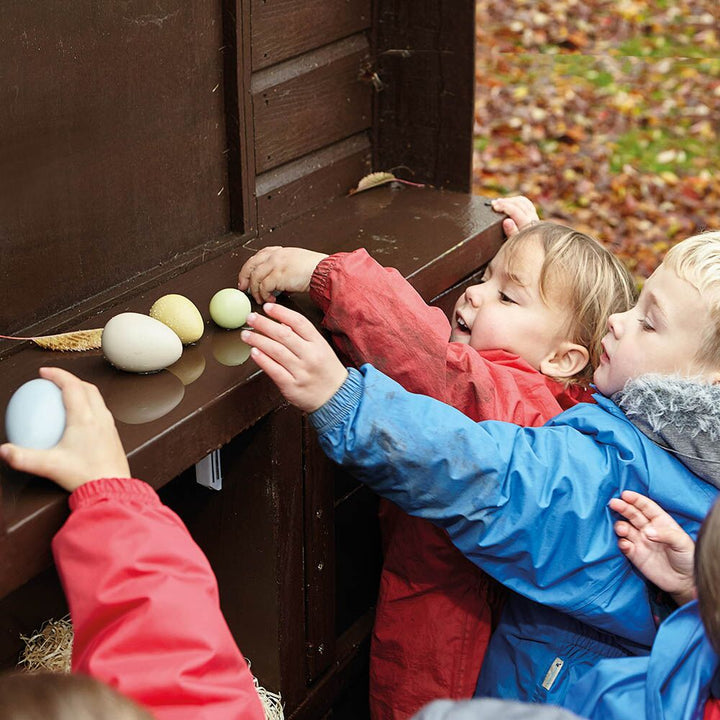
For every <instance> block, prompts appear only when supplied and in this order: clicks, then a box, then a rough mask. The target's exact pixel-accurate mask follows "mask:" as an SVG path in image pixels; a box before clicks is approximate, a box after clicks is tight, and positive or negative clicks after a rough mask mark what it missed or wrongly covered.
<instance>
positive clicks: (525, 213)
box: [492, 195, 540, 237]
mask: <svg viewBox="0 0 720 720" xmlns="http://www.w3.org/2000/svg"><path fill="white" fill-rule="evenodd" d="M492 209H493V210H494V211H495V212H499V213H505V214H506V215H507V216H508V217H506V218H505V219H504V220H503V230H504V231H505V234H506V235H507V236H508V237H510V235H513V234H514V233H516V232H517V231H518V230H522V229H523V228H524V227H525V226H526V225H530V224H531V223H534V222H538V221H539V220H540V217H539V216H538V214H537V210H536V209H535V206H534V205H533V204H532V202H531V201H530V200H528V198H526V197H525V196H524V195H517V196H515V197H508V198H496V199H495V200H493V201H492Z"/></svg>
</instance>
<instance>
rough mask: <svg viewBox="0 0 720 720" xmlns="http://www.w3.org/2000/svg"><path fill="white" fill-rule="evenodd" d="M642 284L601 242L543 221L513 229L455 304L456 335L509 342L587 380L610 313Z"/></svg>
mask: <svg viewBox="0 0 720 720" xmlns="http://www.w3.org/2000/svg"><path fill="white" fill-rule="evenodd" d="M634 299H635V284H634V282H633V280H632V277H631V275H630V273H629V272H628V271H627V269H626V268H625V267H624V266H623V264H622V263H621V262H620V261H619V260H618V259H617V258H616V257H615V256H614V255H613V254H612V253H611V252H610V251H609V250H606V249H605V248H604V247H603V246H602V245H600V243H599V242H597V241H596V240H594V239H593V238H591V237H589V236H588V235H585V234H584V233H580V232H577V231H576V230H572V229H571V228H569V227H565V226H564V225H558V224H556V223H549V222H541V223H536V224H534V225H530V226H528V227H526V228H524V229H523V230H521V231H520V232H518V233H515V234H514V235H512V236H511V237H510V238H509V239H508V240H507V241H506V242H505V244H504V245H503V246H502V247H501V248H500V250H499V251H498V253H497V255H495V257H494V258H493V259H492V261H491V262H490V263H489V265H488V266H487V268H486V270H485V273H484V275H483V277H482V280H481V281H480V283H479V284H478V285H472V286H470V287H469V288H468V289H467V290H466V291H465V292H464V293H463V294H462V295H461V296H460V298H459V299H458V301H457V303H456V305H455V308H454V310H453V317H452V334H451V337H450V339H451V340H452V341H453V342H464V343H467V344H469V345H470V346H471V347H474V348H475V349H477V350H494V349H498V350H506V351H508V352H511V353H514V354H516V355H518V356H519V357H521V358H523V359H524V360H525V361H526V362H528V363H529V364H530V365H532V366H533V367H534V368H535V369H536V370H539V371H540V372H541V373H543V374H544V375H548V376H549V377H552V378H555V379H557V380H564V381H576V382H585V381H589V380H590V378H591V377H592V373H593V369H594V368H595V367H596V365H597V363H598V362H599V360H600V355H601V353H602V347H601V344H600V343H601V340H602V337H603V335H604V334H605V327H606V323H607V318H608V316H609V315H610V314H611V313H615V312H621V311H624V310H626V309H627V308H628V307H630V306H631V305H632V304H633V301H634Z"/></svg>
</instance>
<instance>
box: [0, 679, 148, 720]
mask: <svg viewBox="0 0 720 720" xmlns="http://www.w3.org/2000/svg"><path fill="white" fill-rule="evenodd" d="M0 717H1V718H3V720H153V717H152V715H151V714H150V713H149V712H148V711H147V710H143V709H142V708H141V707H140V706H139V705H136V704H135V703H134V702H132V700H129V699H128V698H126V697H124V696H123V695H120V693H118V692H117V691H115V690H113V689H112V688H111V687H110V686H109V685H106V684H105V683H102V682H100V681H99V680H96V679H95V678H91V677H88V676H86V675H69V674H64V673H50V672H42V673H27V672H25V673H4V674H0Z"/></svg>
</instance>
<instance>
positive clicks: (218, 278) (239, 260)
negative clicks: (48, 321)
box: [0, 187, 502, 597]
mask: <svg viewBox="0 0 720 720" xmlns="http://www.w3.org/2000/svg"><path fill="white" fill-rule="evenodd" d="M501 242H502V229H501V218H500V216H498V215H497V214H496V213H494V212H493V211H492V210H491V209H490V208H489V207H487V206H486V205H485V202H484V200H483V199H482V198H479V197H475V196H472V195H465V194H460V193H452V192H447V191H441V190H432V189H416V188H406V187H401V188H399V189H397V188H391V187H382V188H376V189H373V190H370V191H367V192H364V193H360V194H357V195H355V196H352V197H346V198H340V199H338V200H335V201H333V202H331V203H329V204H328V205H326V206H325V207H323V208H322V209H321V210H317V211H314V212H312V213H308V214H307V215H305V216H303V217H301V218H300V219H298V220H296V221H294V222H293V223H291V224H289V225H287V226H285V227H283V228H281V229H280V230H277V231H275V232H273V233H269V234H267V235H265V236H264V237H261V238H258V239H253V240H250V241H248V242H247V243H245V244H244V245H243V246H242V247H239V248H235V249H233V250H231V251H229V252H227V253H225V254H223V255H221V256H219V257H216V258H214V259H212V260H210V261H209V262H206V263H204V264H202V265H199V266H196V267H194V268H192V269H191V270H189V271H187V272H186V273H183V274H181V275H178V276H176V277H174V278H172V279H170V280H168V281H166V282H163V283H162V284H160V285H158V286H156V287H154V288H152V289H145V290H143V292H142V293H140V294H138V295H136V296H134V297H132V298H131V299H129V300H128V299H124V300H123V301H122V302H121V303H120V304H117V305H115V306H112V307H110V308H109V309H107V310H105V311H103V312H102V313H100V314H98V315H96V316H95V317H93V318H92V319H89V320H87V321H85V322H83V323H82V327H101V326H102V325H104V324H105V322H107V320H108V319H110V317H112V316H113V315H115V314H117V313H120V312H126V311H134V312H142V313H147V312H148V310H149V308H150V306H151V305H152V303H153V302H154V301H155V300H156V299H157V298H158V297H160V296H161V295H164V294H166V293H180V294H182V295H185V296H187V297H188V298H190V299H191V300H192V301H193V302H194V303H195V304H196V305H197V306H198V308H199V309H200V312H201V313H202V314H203V317H204V318H205V319H206V331H205V334H204V336H203V337H202V338H201V340H200V341H199V342H198V343H197V344H196V345H194V346H191V347H188V348H186V349H185V351H184V353H183V357H182V358H181V360H180V361H178V363H177V364H176V365H175V366H174V367H173V371H172V372H171V371H168V370H164V371H162V372H160V373H156V374H154V375H133V374H128V373H123V372H120V371H118V370H115V369H114V368H112V367H111V366H110V365H109V364H108V363H107V362H106V361H105V360H104V359H103V357H102V354H101V353H100V351H91V352H86V353H77V354H74V353H57V352H47V351H43V350H40V349H38V348H36V347H35V346H32V345H28V347H27V348H25V349H23V350H21V351H19V352H17V353H14V354H12V355H10V356H9V357H7V358H5V359H3V360H2V361H0V367H1V369H2V372H1V373H0V407H2V408H5V407H6V406H7V403H8V400H9V398H10V396H11V395H12V393H13V392H14V391H15V390H16V389H17V387H18V386H19V385H21V384H22V383H24V382H26V381H27V380H30V379H32V378H34V377H37V371H38V368H40V367H42V366H44V365H57V366H58V367H63V368H66V369H67V370H69V371H71V372H73V373H75V374H76V375H78V376H80V377H82V378H83V379H85V380H87V381H89V382H92V383H95V384H96V385H97V386H98V387H99V388H100V390H101V392H102V393H103V396H104V397H105V400H106V402H107V404H108V406H109V407H110V409H111V410H112V412H113V414H114V416H115V418H116V421H117V427H118V430H119V432H120V437H121V438H122V441H123V445H124V447H125V450H126V452H127V454H128V458H129V461H130V467H131V470H132V472H133V474H134V475H136V476H137V477H140V478H143V479H144V480H146V481H147V482H149V483H150V484H151V485H153V487H156V488H159V487H161V486H162V485H164V484H165V483H167V482H169V481H170V480H171V479H173V478H174V477H176V476H177V475H179V474H180V473H181V472H182V471H184V470H185V469H187V468H189V467H191V466H192V465H193V464H195V463H196V462H197V461H198V460H200V459H202V458H203V457H205V456H206V455H207V454H208V453H209V452H211V451H212V450H214V449H217V448H219V447H221V446H222V445H224V444H226V443H227V442H228V441H229V440H230V439H231V438H232V437H234V436H236V435H238V434H239V433H241V432H242V431H243V430H245V429H246V428H248V427H250V426H251V425H253V424H254V423H255V422H257V421H258V420H259V419H260V418H261V417H263V416H264V415H267V414H268V413H269V412H271V411H272V410H273V409H275V408H277V407H280V406H281V405H282V404H283V402H284V401H283V399H282V397H281V396H280V394H279V393H278V392H277V390H276V389H275V387H274V386H273V384H272V383H271V382H270V381H269V380H268V378H267V377H266V376H265V375H264V374H263V373H262V372H261V371H260V370H259V369H258V367H257V366H256V365H255V363H254V362H252V360H248V359H247V353H248V350H249V348H248V346H247V345H246V344H245V343H243V342H242V341H241V340H240V337H239V334H240V331H224V330H221V329H219V328H217V327H215V326H214V324H213V323H212V322H211V321H210V320H209V313H208V304H209V301H210V298H211V297H212V295H213V294H214V293H215V292H216V291H217V290H219V289H220V288H223V287H235V286H236V283H237V273H238V271H239V269H240V267H241V266H242V264H243V263H244V262H245V260H247V258H248V257H250V256H251V255H252V254H253V253H254V252H256V251H257V250H258V249H259V248H260V247H264V246H266V245H295V246H300V247H306V248H310V249H313V250H317V251H319V252H326V253H333V252H340V251H350V250H355V249H357V248H359V247H365V248H366V249H367V250H368V252H370V254H371V255H373V256H374V257H375V258H376V259H377V260H378V261H379V262H380V263H382V264H383V265H387V266H392V267H396V268H397V269H398V270H400V272H402V273H403V274H404V275H405V276H406V277H407V278H409V279H410V281H411V282H412V283H413V285H415V287H416V288H417V289H418V291H419V292H420V293H421V295H422V296H423V297H424V298H426V299H427V300H431V299H432V298H434V297H435V296H437V295H439V294H440V293H441V292H443V291H444V290H446V289H448V288H449V287H452V286H453V285H455V284H456V283H457V282H459V281H461V280H462V279H464V278H465V277H467V276H469V275H470V274H471V273H472V272H473V271H474V270H476V269H477V268H478V267H480V266H482V265H483V264H484V263H485V262H487V260H488V259H489V258H490V257H492V255H493V254H494V253H495V252H496V251H497V249H498V247H499V246H500V244H501ZM77 329H79V328H77ZM0 439H1V440H2V441H3V442H4V441H5V435H4V428H3V434H2V436H0ZM0 483H1V486H2V505H1V507H0V544H1V545H2V547H1V548H0V597H4V596H5V595H7V594H8V593H10V592H12V591H13V590H14V589H16V588H17V587H19V586H20V585H22V584H23V583H25V582H27V581H28V580H29V579H30V578H32V577H33V576H34V575H36V574H37V573H39V572H40V571H42V570H43V569H45V568H46V567H47V566H48V565H49V564H50V562H51V557H50V552H49V547H50V541H51V539H52V537H53V535H54V534H55V532H56V531H57V530H58V529H59V527H60V526H61V524H62V522H63V520H64V518H65V517H66V515H67V496H66V494H65V493H64V492H62V491H61V490H59V489H58V488H57V487H56V486H54V485H53V484H52V483H50V482H48V481H45V480H39V479H37V478H34V477H29V476H27V475H22V474H20V473H15V472H13V471H11V470H10V469H9V468H8V467H6V466H2V467H0Z"/></svg>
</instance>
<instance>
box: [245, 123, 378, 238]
mask: <svg viewBox="0 0 720 720" xmlns="http://www.w3.org/2000/svg"><path fill="white" fill-rule="evenodd" d="M370 155H371V146H370V138H369V137H368V135H367V133H364V132H363V133H360V134H359V135H354V136H353V137H351V138H348V139H347V140H342V141H340V142H339V143H336V144H334V145H330V146H329V147H327V148H323V149H321V150H318V151H317V152H314V153H309V154H308V155H306V156H304V157H302V158H300V160H296V161H294V162H291V163H288V164H287V165H281V166H280V167H278V168H275V169H274V170H270V171H268V172H267V173H264V174H263V175H260V176H259V177H258V178H257V185H256V191H257V202H258V230H259V232H260V234H263V233H265V232H268V231H272V230H275V229H277V228H278V227H280V226H282V225H284V224H285V223H287V222H289V221H290V220H293V219H295V218H297V217H300V215H302V214H303V213H306V212H308V211H309V210H312V209H314V208H316V207H318V206H319V205H322V204H324V203H326V202H327V201H328V200H329V199H331V198H335V197H339V196H341V195H347V193H348V190H349V189H350V188H352V187H353V186H354V185H356V184H357V182H358V179H359V178H361V177H363V176H364V175H366V174H367V173H368V172H369V170H370Z"/></svg>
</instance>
